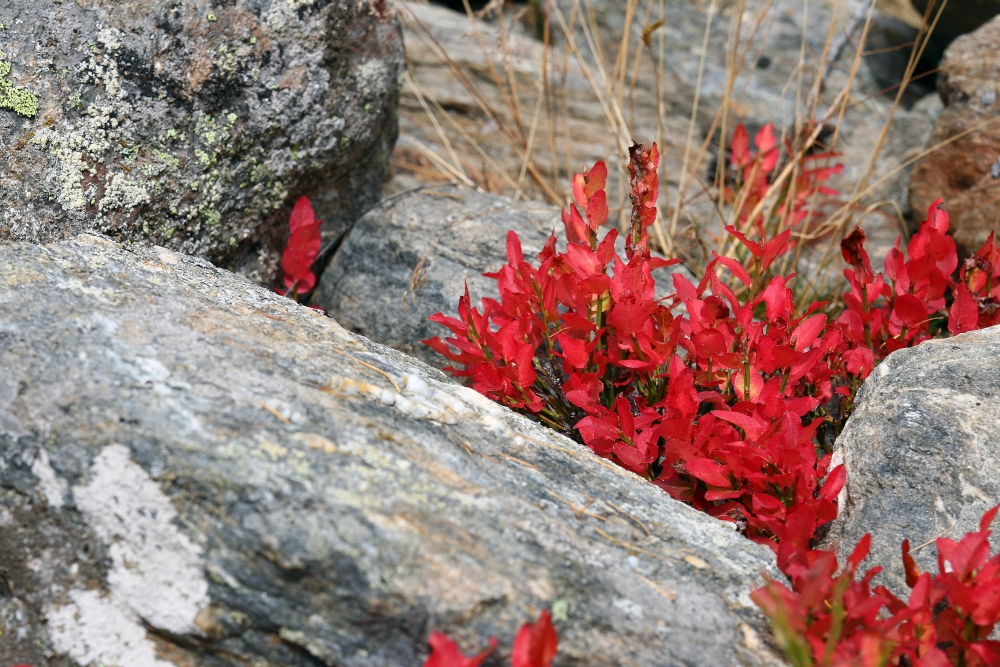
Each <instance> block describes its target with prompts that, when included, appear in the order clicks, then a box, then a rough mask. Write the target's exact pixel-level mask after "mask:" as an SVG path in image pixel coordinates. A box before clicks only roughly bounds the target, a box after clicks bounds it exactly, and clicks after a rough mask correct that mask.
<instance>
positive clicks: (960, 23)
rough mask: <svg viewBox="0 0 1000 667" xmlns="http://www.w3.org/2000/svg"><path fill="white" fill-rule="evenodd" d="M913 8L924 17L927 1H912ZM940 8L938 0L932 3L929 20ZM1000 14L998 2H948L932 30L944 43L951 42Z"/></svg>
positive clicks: (964, 0)
mask: <svg viewBox="0 0 1000 667" xmlns="http://www.w3.org/2000/svg"><path fill="white" fill-rule="evenodd" d="M912 2H913V6H914V8H915V9H916V10H917V11H918V12H919V13H920V16H923V15H924V12H926V11H927V5H928V4H930V2H929V1H928V0H912ZM939 7H941V2H940V0H937V1H936V2H934V5H933V8H932V9H931V15H930V16H931V19H933V18H934V16H936V15H937V11H938V8H939ZM997 14H1000V1H998V0H959V1H958V2H954V1H952V2H949V3H948V4H947V5H945V8H944V11H943V12H941V18H940V20H938V24H937V26H936V27H935V28H934V34H935V35H936V36H938V37H940V38H941V39H942V40H944V41H945V42H946V43H947V42H951V41H953V40H954V39H955V38H956V37H958V36H960V35H964V34H966V33H970V32H972V31H973V30H975V29H976V28H978V27H979V26H981V25H983V24H984V23H986V22H987V21H989V20H990V19H991V18H993V17H994V16H996V15H997Z"/></svg>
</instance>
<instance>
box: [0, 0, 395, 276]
mask: <svg viewBox="0 0 1000 667" xmlns="http://www.w3.org/2000/svg"><path fill="white" fill-rule="evenodd" d="M0 24H2V27H0V52H2V53H0V192H3V194H4V196H3V201H4V206H3V210H2V211H0V242H7V243H9V242H12V241H30V242H35V243H38V242H50V241H55V240H59V239H63V238H67V237H68V236H70V235H72V234H75V233H78V232H80V231H83V230H96V231H100V232H103V233H105V234H108V235H110V236H112V237H114V238H116V239H119V240H122V241H128V242H149V243H157V244H160V245H164V246H169V247H171V248H175V249H178V250H181V251H183V252H186V253H189V254H195V255H200V256H205V257H208V258H211V259H212V260H213V261H215V262H217V263H223V264H225V265H227V266H231V267H240V268H241V270H242V271H243V272H245V273H249V274H253V275H254V277H255V278H256V279H258V280H269V279H271V278H272V277H273V274H274V273H275V270H276V268H277V259H278V251H279V250H280V248H281V247H282V245H283V242H284V241H285V240H286V238H287V231H285V226H284V222H285V221H286V220H287V215H286V214H287V210H285V209H283V207H285V206H286V204H288V203H289V202H290V201H291V200H292V199H293V198H294V197H296V196H298V195H302V194H307V195H310V196H313V197H314V198H315V202H314V203H315V205H316V208H317V211H318V215H319V216H320V217H321V218H322V219H324V220H325V221H326V222H327V227H328V231H329V232H330V233H335V232H337V231H338V230H339V229H340V228H341V227H342V226H343V225H344V224H346V223H348V222H351V221H353V220H354V219H356V218H357V216H358V215H360V213H361V212H362V211H364V210H365V209H366V208H367V207H368V206H370V205H371V204H372V203H373V202H374V201H376V200H377V199H378V193H379V189H380V186H381V182H382V179H383V176H384V173H385V168H386V165H387V161H388V156H389V153H390V152H391V150H392V146H393V143H394V142H395V138H396V113H395V108H396V101H397V96H398V85H399V77H400V76H401V74H402V65H403V48H402V46H403V45H402V35H401V30H400V26H399V22H398V20H397V19H396V18H395V16H394V10H393V9H392V8H391V7H390V6H388V5H387V4H386V2H385V1H384V0H362V1H361V2H358V1H357V0H320V1H316V2H310V1H307V0H238V1H227V2H211V1H209V0H193V1H191V2H184V3H177V2H168V1H166V0H156V1H154V2H148V1H138V0H126V1H124V2H113V3H106V2H97V1H89V0H87V1H85V0H80V1H79V2H48V1H43V0H0ZM5 91H7V92H5ZM10 91H13V92H10ZM14 98H16V99H14ZM36 105H37V109H36V108H35V106H36ZM283 234H284V236H283Z"/></svg>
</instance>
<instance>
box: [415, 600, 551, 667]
mask: <svg viewBox="0 0 1000 667" xmlns="http://www.w3.org/2000/svg"><path fill="white" fill-rule="evenodd" d="M427 643H428V644H430V646H431V654H430V656H428V658H427V661H426V662H425V663H424V667H479V665H480V664H482V662H483V660H485V659H486V658H488V657H489V656H490V654H492V653H493V651H495V650H496V648H497V640H496V638H494V637H491V638H490V647H489V648H488V649H486V650H485V651H483V652H482V653H480V654H478V655H475V656H473V657H471V658H467V657H465V656H464V655H462V652H461V651H460V650H459V649H458V646H456V645H455V642H453V641H452V640H451V639H449V638H448V636H447V635H445V634H443V633H441V632H433V633H431V636H430V639H428V640H427ZM558 643H559V637H558V636H557V635H556V630H555V628H554V627H552V617H551V615H550V614H549V611H548V610H547V609H546V610H545V611H543V612H542V614H541V616H539V617H538V621H536V622H535V623H525V624H524V625H522V626H521V629H520V630H519V631H518V633H517V636H516V637H514V647H513V649H512V650H511V655H510V664H511V667H550V665H551V664H552V658H553V657H555V654H556V645H557V644H558Z"/></svg>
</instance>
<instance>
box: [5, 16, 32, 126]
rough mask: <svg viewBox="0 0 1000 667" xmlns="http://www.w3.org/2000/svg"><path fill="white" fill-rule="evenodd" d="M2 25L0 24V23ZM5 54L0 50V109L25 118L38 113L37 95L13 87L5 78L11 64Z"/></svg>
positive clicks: (8, 73)
mask: <svg viewBox="0 0 1000 667" xmlns="http://www.w3.org/2000/svg"><path fill="white" fill-rule="evenodd" d="M0 25H2V24H0ZM6 56H7V54H5V53H4V52H3V51H0V109H10V110H12V111H13V112H14V113H18V114H21V115H22V116H25V117H27V118H34V117H35V116H37V115H38V97H37V96H35V94H34V93H32V92H31V91H30V90H28V89H27V88H18V87H15V86H14V84H13V83H11V82H10V80H9V79H8V78H7V77H8V76H10V70H11V64H10V61H9V60H5V58H6Z"/></svg>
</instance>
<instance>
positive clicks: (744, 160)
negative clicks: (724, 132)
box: [730, 123, 750, 169]
mask: <svg viewBox="0 0 1000 667" xmlns="http://www.w3.org/2000/svg"><path fill="white" fill-rule="evenodd" d="M730 162H731V163H732V165H733V166H734V167H736V168H737V169H739V168H740V167H743V166H746V165H747V164H748V163H749V162H750V135H749V134H748V133H747V128H746V127H744V126H743V124H742V123H740V124H739V125H737V126H736V131H735V132H733V143H732V145H731V147H730Z"/></svg>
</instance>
